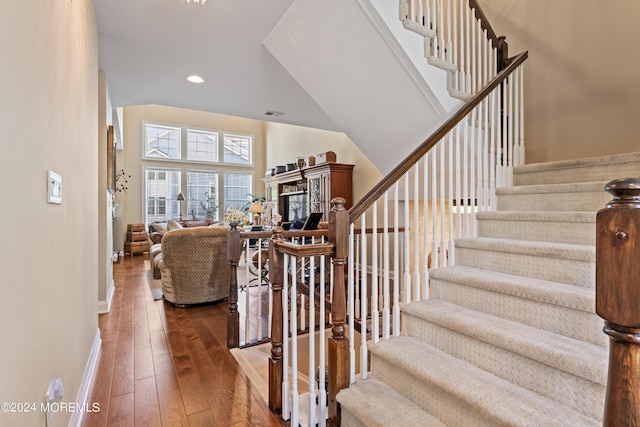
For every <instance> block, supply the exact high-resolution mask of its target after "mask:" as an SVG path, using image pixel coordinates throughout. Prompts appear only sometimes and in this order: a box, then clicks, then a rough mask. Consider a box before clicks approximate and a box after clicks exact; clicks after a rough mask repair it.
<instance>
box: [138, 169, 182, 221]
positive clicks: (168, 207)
mask: <svg viewBox="0 0 640 427" xmlns="http://www.w3.org/2000/svg"><path fill="white" fill-rule="evenodd" d="M145 177H146V182H145V194H146V197H145V204H146V207H145V212H146V213H147V218H146V223H147V224H150V223H152V222H154V221H161V222H165V221H168V220H170V219H174V220H175V219H179V217H180V210H179V205H178V201H177V200H176V198H177V197H178V193H179V192H180V172H179V171H170V170H156V169H147V171H146V173H145Z"/></svg>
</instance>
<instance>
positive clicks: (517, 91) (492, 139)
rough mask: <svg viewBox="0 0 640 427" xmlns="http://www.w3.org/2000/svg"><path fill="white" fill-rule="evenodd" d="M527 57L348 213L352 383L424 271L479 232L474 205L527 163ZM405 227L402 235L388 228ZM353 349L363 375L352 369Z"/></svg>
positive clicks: (396, 327)
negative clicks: (524, 119)
mask: <svg viewBox="0 0 640 427" xmlns="http://www.w3.org/2000/svg"><path fill="white" fill-rule="evenodd" d="M527 56H528V53H527V52H523V53H521V54H519V55H517V56H516V57H514V58H512V59H511V60H509V61H508V65H507V67H506V68H504V69H503V70H502V71H501V72H500V73H498V75H497V76H496V77H494V78H493V79H492V80H491V81H490V82H489V83H488V84H487V86H485V87H484V88H483V89H482V90H481V91H479V92H478V93H477V94H476V95H475V96H474V97H473V98H472V99H471V100H469V101H468V102H467V103H466V104H465V105H464V106H463V107H462V108H461V109H460V110H459V111H458V113H457V114H456V115H455V116H454V117H452V118H451V119H449V120H448V121H447V122H445V123H444V124H443V125H442V126H441V127H440V128H439V129H438V130H436V132H434V133H433V135H432V136H430V137H429V138H428V139H427V140H426V141H424V142H423V143H422V144H421V145H420V146H419V147H418V148H417V149H416V150H414V152H413V153H411V154H410V155H409V156H408V157H407V158H406V159H405V160H404V161H402V162H401V163H400V164H399V165H398V166H397V167H396V168H395V169H394V170H392V171H391V172H390V173H389V174H388V175H387V176H386V177H385V178H383V179H382V181H380V183H379V184H378V185H376V186H375V187H374V188H373V189H372V190H371V191H369V193H368V194H367V195H365V196H364V197H363V198H362V199H361V200H360V201H358V202H357V203H356V204H355V205H354V206H353V207H352V208H351V209H350V210H349V227H350V229H349V236H350V238H349V243H350V248H349V268H348V271H349V273H348V291H347V292H348V296H349V297H348V298H347V301H348V304H349V305H348V309H347V318H348V319H349V327H348V336H349V338H350V340H349V357H350V366H351V368H350V383H353V382H355V380H356V378H358V377H359V378H367V376H368V369H367V367H368V360H369V355H368V350H367V341H368V340H369V339H371V340H373V342H378V341H379V340H380V339H383V340H385V339H389V338H390V337H391V336H398V335H399V334H400V332H401V318H400V304H401V303H408V302H412V301H419V300H422V299H428V298H429V280H430V278H429V269H431V268H438V267H445V266H449V265H454V264H455V249H456V247H455V245H454V240H456V239H462V238H465V237H474V236H476V212H485V211H491V210H495V208H496V198H495V189H496V187H500V186H507V185H511V184H512V174H513V167H514V166H517V165H519V164H521V163H523V161H524V155H523V153H524V142H523V138H522V128H523V127H522V116H523V115H522V108H523V103H522V101H523V99H522V77H523V73H522V66H523V63H524V61H525V60H526V59H527ZM503 124H507V125H508V126H506V127H504V126H502V125H503ZM356 226H358V227H359V230H360V231H357V230H356ZM379 226H381V229H382V230H383V232H382V233H380V234H378V231H377V229H378V227H379ZM367 227H370V228H371V229H372V230H373V232H372V233H371V234H368V235H365V234H363V233H362V231H361V230H364V229H365V228H367ZM401 227H402V228H403V230H404V233H398V232H394V231H396V230H398V229H400V228H401ZM339 233H340V232H339ZM400 254H402V255H403V256H402V258H401V257H400ZM401 259H403V260H404V261H403V262H401ZM357 263H359V264H360V265H357ZM362 272H366V273H364V274H363V273H362ZM453 291H454V290H452V292H453ZM356 319H358V321H359V323H360V324H362V325H367V328H366V330H367V333H361V334H360V335H359V341H360V342H359V343H356V342H355V341H356V340H355V339H352V338H353V337H356V336H358V333H357V332H358V331H356V329H355V323H356ZM358 351H359V365H360V372H359V373H358V372H356V370H355V369H354V367H355V366H356V360H355V358H356V353H357V352H358ZM363 367H364V368H363Z"/></svg>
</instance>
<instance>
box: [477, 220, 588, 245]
mask: <svg viewBox="0 0 640 427" xmlns="http://www.w3.org/2000/svg"><path fill="white" fill-rule="evenodd" d="M478 236H479V237H494V238H501V239H515V240H529V241H536V242H552V243H569V244H575V245H595V240H596V226H595V223H588V222H552V221H501V220H490V219H484V220H478Z"/></svg>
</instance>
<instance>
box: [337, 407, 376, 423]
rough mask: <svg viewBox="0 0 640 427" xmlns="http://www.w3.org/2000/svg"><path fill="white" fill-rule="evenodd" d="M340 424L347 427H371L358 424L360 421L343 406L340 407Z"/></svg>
mask: <svg viewBox="0 0 640 427" xmlns="http://www.w3.org/2000/svg"><path fill="white" fill-rule="evenodd" d="M340 422H341V424H340V425H342V426H347V427H371V426H370V425H366V424H364V423H362V422H360V420H358V418H357V417H356V416H355V415H354V414H352V413H351V412H349V410H348V409H347V408H345V407H344V406H343V407H341V411H340Z"/></svg>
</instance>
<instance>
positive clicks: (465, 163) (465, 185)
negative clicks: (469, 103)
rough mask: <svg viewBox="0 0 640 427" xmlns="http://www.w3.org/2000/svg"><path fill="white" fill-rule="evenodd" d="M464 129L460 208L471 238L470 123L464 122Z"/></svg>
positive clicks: (466, 233)
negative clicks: (469, 213) (468, 207)
mask: <svg viewBox="0 0 640 427" xmlns="http://www.w3.org/2000/svg"><path fill="white" fill-rule="evenodd" d="M461 123H463V129H464V137H463V138H464V140H463V141H462V142H463V144H464V150H463V152H462V154H463V156H462V202H461V203H460V208H461V209H462V214H463V218H464V233H463V235H464V237H469V236H470V235H469V230H470V226H469V215H467V206H468V204H469V123H468V122H467V120H463V121H462V122H461Z"/></svg>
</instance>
